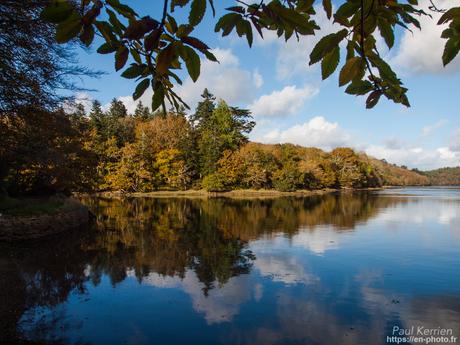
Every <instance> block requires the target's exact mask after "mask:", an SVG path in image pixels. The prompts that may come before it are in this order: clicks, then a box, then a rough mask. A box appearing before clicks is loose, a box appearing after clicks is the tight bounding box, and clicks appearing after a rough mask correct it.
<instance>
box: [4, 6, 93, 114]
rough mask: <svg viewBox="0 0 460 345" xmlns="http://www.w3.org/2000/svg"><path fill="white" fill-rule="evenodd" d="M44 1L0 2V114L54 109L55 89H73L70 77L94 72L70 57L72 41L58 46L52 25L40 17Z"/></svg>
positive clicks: (57, 97)
mask: <svg viewBox="0 0 460 345" xmlns="http://www.w3.org/2000/svg"><path fill="white" fill-rule="evenodd" d="M47 4H49V1H47V0H30V1H27V4H25V3H24V2H21V1H17V0H4V1H1V2H0V115H2V114H5V113H19V112H20V109H21V108H23V107H31V106H33V107H36V108H41V109H47V110H50V109H55V108H56V106H57V105H59V103H60V102H61V101H62V100H63V97H62V92H61V93H60V95H59V94H58V92H57V91H58V90H63V89H66V90H73V91H75V90H76V89H77V87H76V84H75V83H74V78H73V77H76V76H80V75H94V74H95V73H94V72H91V71H89V70H87V69H85V68H83V67H79V66H78V65H77V64H76V61H75V59H74V51H73V47H74V46H75V44H66V45H59V44H58V43H57V42H56V40H55V39H54V34H55V27H54V25H53V24H52V23H48V22H46V21H44V20H42V19H41V18H40V14H41V12H42V11H43V9H44V8H45V7H46V5H47Z"/></svg>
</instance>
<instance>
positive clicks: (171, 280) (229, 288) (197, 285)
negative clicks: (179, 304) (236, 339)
mask: <svg viewBox="0 0 460 345" xmlns="http://www.w3.org/2000/svg"><path fill="white" fill-rule="evenodd" d="M128 275H129V276H134V272H133V271H129V272H128ZM142 281H143V284H146V285H151V286H155V287H157V288H161V289H172V288H179V289H182V290H183V291H184V292H186V293H187V294H188V295H189V296H190V298H191V300H192V303H193V308H194V309H195V311H197V312H198V313H201V314H203V317H204V319H205V320H206V322H207V323H208V324H215V323H221V322H230V321H231V320H232V319H233V317H234V316H235V315H237V314H238V313H239V309H240V305H241V304H242V303H243V302H244V301H246V300H249V299H250V298H251V290H250V287H251V282H250V280H249V276H247V275H242V276H238V277H232V278H230V279H229V280H228V281H227V282H226V283H225V285H222V286H216V287H214V288H213V289H211V290H209V291H208V295H207V296H206V295H204V293H203V287H204V286H203V283H201V282H200V281H199V279H198V277H197V275H196V273H195V272H194V271H191V270H189V271H187V272H186V273H185V276H184V278H179V277H177V276H174V277H170V276H163V275H159V274H157V273H153V272H152V273H150V274H149V275H148V276H147V277H143V278H142ZM216 284H217V283H216ZM255 293H256V294H259V297H260V298H261V297H262V296H261V294H262V291H258V292H257V291H255Z"/></svg>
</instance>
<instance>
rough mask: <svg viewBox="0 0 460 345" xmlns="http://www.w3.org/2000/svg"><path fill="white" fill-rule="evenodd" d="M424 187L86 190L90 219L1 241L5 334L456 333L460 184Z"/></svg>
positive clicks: (242, 340)
mask: <svg viewBox="0 0 460 345" xmlns="http://www.w3.org/2000/svg"><path fill="white" fill-rule="evenodd" d="M417 193H420V192H418V190H414V191H413V193H406V194H404V193H400V192H394V193H393V194H391V193H389V192H385V193H384V194H376V193H345V194H342V195H333V194H331V195H324V196H314V197H309V198H278V199H261V200H257V199H254V200H233V199H154V198H150V199H149V198H138V199H104V198H85V199H83V202H85V203H86V204H87V205H88V206H89V207H90V208H91V210H92V211H93V212H94V214H95V216H96V217H95V220H94V224H93V225H92V226H91V227H90V228H88V229H83V230H81V231H77V232H74V233H68V234H65V235H62V236H56V237H53V238H50V239H46V240H42V241H34V242H27V243H22V244H15V245H7V244H2V245H1V246H0V251H1V252H0V284H1V287H2V288H1V289H0V317H1V320H2V321H1V322H0V323H1V329H0V334H1V335H0V341H1V340H17V339H19V338H25V339H30V340H40V339H41V340H45V341H47V342H56V343H72V344H73V343H78V342H80V343H93V344H105V343H111V344H117V343H120V344H122V343H134V344H151V343H154V342H158V343H162V344H169V343H170V344H183V343H185V342H187V343H189V344H190V343H192V344H195V343H196V344H216V343H222V344H228V343H231V344H246V343H251V344H254V343H255V344H259V343H260V344H298V343H299V344H304V343H311V344H331V343H337V344H339V343H340V344H374V343H375V344H383V343H384V341H385V336H386V335H388V332H389V330H391V327H392V326H393V325H394V324H414V325H416V324H423V325H425V326H426V327H429V326H430V325H436V327H437V326H439V325H441V326H443V327H454V326H455V327H456V329H457V330H458V329H460V275H458V272H457V265H458V260H459V259H460V237H459V236H458V234H459V233H458V228H459V227H458V224H460V212H459V211H460V198H457V196H459V195H460V194H457V193H458V191H456V190H453V191H448V193H450V194H449V195H448V197H447V198H442V194H441V195H439V192H438V191H437V192H436V197H433V198H426V197H416V196H414V195H417ZM428 194H429V192H428ZM424 196H426V195H424ZM433 327H434V326H433ZM331 339H332V340H333V341H332V342H331Z"/></svg>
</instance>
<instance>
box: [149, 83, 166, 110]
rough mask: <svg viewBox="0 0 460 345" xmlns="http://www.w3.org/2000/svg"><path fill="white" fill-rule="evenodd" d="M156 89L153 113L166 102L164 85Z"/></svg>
mask: <svg viewBox="0 0 460 345" xmlns="http://www.w3.org/2000/svg"><path fill="white" fill-rule="evenodd" d="M159 85H160V86H158V87H155V90H154V92H153V95H152V111H155V110H157V109H158V108H159V107H160V106H161V105H162V104H163V102H164V99H165V90H164V87H163V85H161V84H159Z"/></svg>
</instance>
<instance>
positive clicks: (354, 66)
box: [339, 56, 362, 86]
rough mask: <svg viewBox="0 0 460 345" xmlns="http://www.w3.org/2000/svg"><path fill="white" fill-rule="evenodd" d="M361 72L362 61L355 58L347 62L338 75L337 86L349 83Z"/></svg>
mask: <svg viewBox="0 0 460 345" xmlns="http://www.w3.org/2000/svg"><path fill="white" fill-rule="evenodd" d="M361 70H362V60H361V58H360V57H358V56H355V57H352V58H351V59H349V60H347V62H346V63H345V65H344V66H343V67H342V70H341V71H340V75H339V86H343V85H345V84H347V83H349V82H350V81H351V80H352V79H353V78H354V77H355V76H357V75H358V74H359V73H360V72H361Z"/></svg>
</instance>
